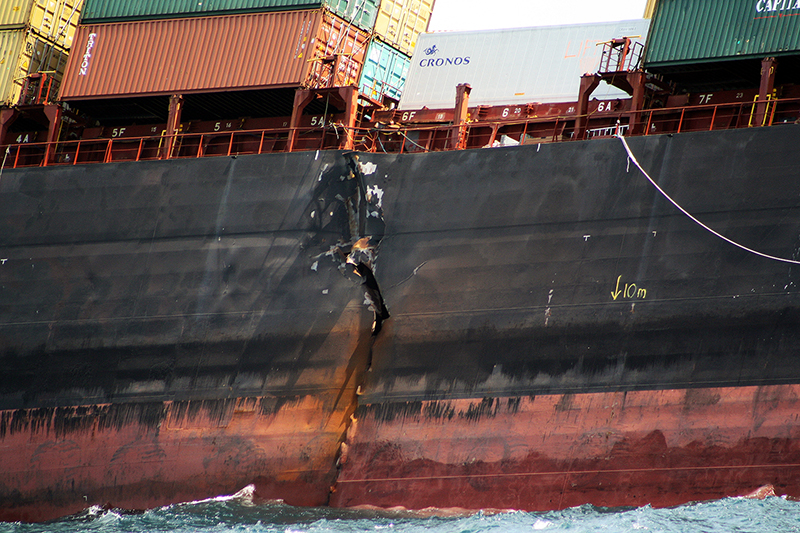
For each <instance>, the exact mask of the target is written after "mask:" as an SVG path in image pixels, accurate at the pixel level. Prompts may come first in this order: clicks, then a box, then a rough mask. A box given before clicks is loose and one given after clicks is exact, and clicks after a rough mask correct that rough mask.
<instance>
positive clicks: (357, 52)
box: [61, 10, 368, 100]
mask: <svg viewBox="0 0 800 533" xmlns="http://www.w3.org/2000/svg"><path fill="white" fill-rule="evenodd" d="M367 41H368V36H367V34H366V33H364V32H361V31H359V30H358V29H357V28H356V27H355V26H354V25H352V24H349V23H348V22H346V21H344V20H342V19H341V18H339V17H336V16H335V15H333V14H331V13H330V12H327V11H319V10H316V11H282V12H277V13H254V14H245V15H227V16H218V17H195V18H183V19H163V20H151V21H139V22H124V23H116V24H93V25H81V26H80V27H79V29H78V34H77V37H76V40H75V46H74V47H73V54H72V57H71V59H70V62H69V65H68V67H67V72H66V75H65V79H64V83H63V86H62V89H61V98H62V99H64V100H70V99H82V98H83V99H85V98H95V97H115V96H141V95H156V94H175V93H182V94H190V93H197V92H213V91H222V90H230V89H266V88H277V87H300V86H304V85H305V86H318V85H319V84H323V83H328V82H330V81H331V80H333V79H336V80H341V82H342V83H341V84H347V83H356V82H357V80H358V75H359V74H360V67H361V64H362V63H363V58H364V55H365V54H366V45H367ZM334 56H336V57H335V58H334ZM325 58H334V60H332V61H325V60H324V59H325ZM121 66H124V68H121Z"/></svg>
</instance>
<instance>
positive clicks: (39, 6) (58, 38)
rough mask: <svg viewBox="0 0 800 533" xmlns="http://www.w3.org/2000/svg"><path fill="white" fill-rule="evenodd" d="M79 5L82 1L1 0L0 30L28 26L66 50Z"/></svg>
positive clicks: (76, 18) (73, 32)
mask: <svg viewBox="0 0 800 533" xmlns="http://www.w3.org/2000/svg"><path fill="white" fill-rule="evenodd" d="M82 5H83V0H3V1H0V30H7V29H24V28H30V29H32V30H33V31H35V32H36V33H38V34H39V36H41V37H43V38H44V39H46V40H48V41H51V42H53V43H56V44H57V45H58V46H61V47H62V48H65V49H67V50H69V48H70V46H71V45H72V39H73V38H74V36H75V28H76V27H77V26H78V20H79V19H80V15H81V6H82Z"/></svg>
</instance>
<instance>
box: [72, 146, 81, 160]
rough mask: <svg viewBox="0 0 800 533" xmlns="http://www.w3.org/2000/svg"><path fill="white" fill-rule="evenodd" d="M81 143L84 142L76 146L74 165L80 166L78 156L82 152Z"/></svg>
mask: <svg viewBox="0 0 800 533" xmlns="http://www.w3.org/2000/svg"><path fill="white" fill-rule="evenodd" d="M81 142H82V141H78V144H77V145H76V146H75V159H73V160H72V164H73V165H77V164H78V154H79V153H80V151H81Z"/></svg>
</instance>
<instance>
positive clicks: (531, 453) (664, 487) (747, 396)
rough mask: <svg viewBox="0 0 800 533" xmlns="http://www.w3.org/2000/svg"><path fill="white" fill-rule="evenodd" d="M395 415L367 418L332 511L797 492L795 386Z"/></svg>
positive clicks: (406, 407) (456, 403) (665, 501)
mask: <svg viewBox="0 0 800 533" xmlns="http://www.w3.org/2000/svg"><path fill="white" fill-rule="evenodd" d="M487 406H488V407H487ZM388 407H389V406H386V405H367V406H363V407H361V408H360V409H359V417H358V432H357V434H356V435H355V437H354V438H353V439H352V441H348V445H349V448H348V449H349V452H348V460H347V462H346V464H345V465H344V467H343V468H342V474H341V475H340V477H339V482H338V485H337V490H336V493H335V494H334V495H333V500H332V501H333V503H334V504H335V505H340V506H352V505H376V506H382V507H389V506H393V505H402V506H405V507H408V508H415V509H421V508H425V507H428V506H429V505H430V502H432V501H435V502H437V506H440V507H457V506H461V505H463V504H464V502H469V504H470V505H471V506H473V507H475V508H507V509H522V510H529V511H544V510H550V509H562V508H565V507H570V506H575V505H581V504H584V503H592V504H594V505H598V506H608V507H617V506H629V505H645V504H651V505H653V506H659V507H663V506H671V505H677V504H682V503H686V502H689V501H697V500H707V499H713V498H721V497H725V496H737V495H745V494H748V493H750V492H752V491H754V490H756V489H758V488H759V487H760V486H763V485H767V484H772V485H774V487H775V491H776V493H777V494H788V495H790V496H794V497H798V496H800V489H798V486H797V483H796V480H797V477H798V475H800V427H798V426H797V410H798V407H800V387H798V386H775V387H743V388H715V389H689V390H680V391H678V390H663V391H658V392H653V391H635V392H614V393H594V394H591V393H590V394H569V395H542V396H536V397H522V398H520V397H514V398H494V399H486V400H452V401H430V402H417V403H414V404H400V405H395V406H392V407H394V412H393V413H392V412H390V410H389V409H388Z"/></svg>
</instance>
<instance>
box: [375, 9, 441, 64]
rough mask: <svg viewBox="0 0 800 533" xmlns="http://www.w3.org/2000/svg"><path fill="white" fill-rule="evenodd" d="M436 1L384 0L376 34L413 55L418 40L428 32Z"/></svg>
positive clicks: (377, 20) (376, 25) (376, 22)
mask: <svg viewBox="0 0 800 533" xmlns="http://www.w3.org/2000/svg"><path fill="white" fill-rule="evenodd" d="M434 2H435V0H382V1H381V6H380V9H379V10H378V17H377V19H376V20H375V33H376V34H377V35H379V36H380V38H381V39H383V40H384V41H385V42H386V43H388V44H390V45H392V46H394V47H395V48H397V49H398V50H400V51H401V52H403V53H405V54H408V55H411V54H413V53H414V48H415V47H416V45H417V38H418V37H419V35H420V34H421V33H424V32H426V31H428V23H429V22H430V20H431V13H432V12H433V3H434Z"/></svg>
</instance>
